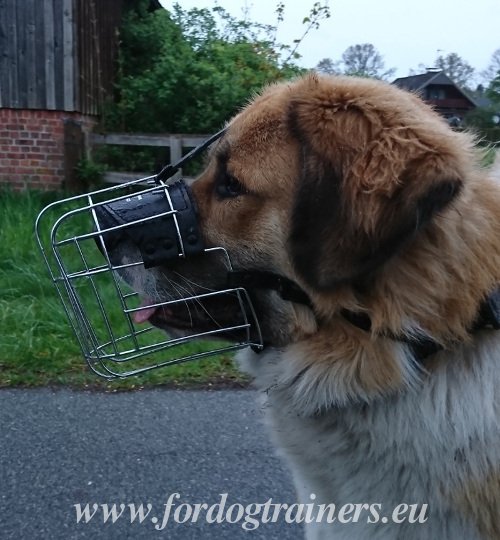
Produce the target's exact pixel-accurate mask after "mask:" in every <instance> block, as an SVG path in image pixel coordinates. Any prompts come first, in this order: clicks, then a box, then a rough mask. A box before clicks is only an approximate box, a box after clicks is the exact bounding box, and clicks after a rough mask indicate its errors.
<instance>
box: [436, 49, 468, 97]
mask: <svg viewBox="0 0 500 540" xmlns="http://www.w3.org/2000/svg"><path fill="white" fill-rule="evenodd" d="M435 66H436V68H438V69H441V70H442V71H444V72H445V73H446V75H448V77H449V78H450V79H451V80H452V81H453V82H454V83H455V84H456V85H458V86H460V87H462V88H467V89H471V88H472V87H473V84H474V76H475V70H474V68H473V67H472V66H471V65H470V64H469V63H468V62H466V61H465V60H464V59H463V58H461V57H460V56H459V55H458V54H457V53H454V52H452V53H449V54H447V55H446V56H443V55H439V56H438V57H437V58H436V61H435Z"/></svg>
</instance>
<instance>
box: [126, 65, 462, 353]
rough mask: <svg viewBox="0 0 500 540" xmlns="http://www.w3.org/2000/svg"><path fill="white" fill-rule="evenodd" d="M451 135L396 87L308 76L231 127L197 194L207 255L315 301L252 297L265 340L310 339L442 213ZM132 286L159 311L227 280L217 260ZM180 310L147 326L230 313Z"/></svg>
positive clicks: (213, 306)
mask: <svg viewBox="0 0 500 540" xmlns="http://www.w3.org/2000/svg"><path fill="white" fill-rule="evenodd" d="M460 137H461V135H460V134H456V133H453V132H452V131H451V130H450V129H449V128H448V126H447V125H446V122H445V121H444V120H442V119H440V118H439V117H438V116H437V115H436V114H435V113H434V112H433V111H431V109H430V108H429V107H427V106H426V105H425V104H424V103H423V102H421V101H420V99H418V98H417V97H415V96H413V95H411V94H409V93H406V92H404V91H401V90H399V89H397V88H395V87H393V86H390V85H387V84H385V83H380V82H378V81H372V80H365V79H357V78H327V77H319V76H315V75H310V76H307V77H305V78H301V79H299V80H297V81H295V82H290V83H282V84H278V85H274V86H271V87H269V88H267V89H266V90H265V91H264V92H263V93H262V94H261V95H259V96H258V97H256V98H255V99H254V100H253V101H252V102H251V103H250V104H249V105H248V106H247V107H246V108H245V109H243V110H242V111H241V112H240V113H239V114H238V115H237V116H236V117H235V118H233V120H232V121H231V122H229V125H228V128H227V131H226V133H225V134H224V136H223V137H222V138H221V139H220V140H219V141H218V142H217V144H216V145H215V147H214V148H213V149H212V151H211V155H210V158H209V162H208V165H207V167H206V169H205V171H204V172H203V173H202V174H201V176H200V177H199V178H198V179H197V180H196V181H195V182H194V184H193V185H192V193H193V195H194V198H195V200H196V203H197V207H198V212H199V222H200V227H201V231H202V234H203V236H204V240H205V243H206V245H207V246H209V247H210V246H222V247H223V248H225V249H226V250H227V252H228V253H229V256H230V258H231V261H232V264H233V266H234V267H235V268H237V269H243V270H256V271H266V272H271V273H273V274H277V275H280V276H283V277H286V278H288V279H289V280H291V281H293V282H294V283H296V284H297V285H298V286H299V287H300V288H301V289H303V290H304V291H306V293H307V294H308V295H309V296H310V298H311V299H312V303H313V309H311V307H309V306H306V305H303V304H297V303H294V302H290V301H287V300H284V299H283V298H281V297H280V295H279V294H277V293H276V292H275V291H273V290H265V289H262V288H261V289H256V290H255V291H253V292H252V294H253V301H254V303H255V306H256V310H257V314H258V316H259V319H260V321H261V323H262V329H263V333H264V339H265V340H266V341H267V342H269V343H271V344H274V345H280V346H283V345H286V344H288V343H290V342H292V341H297V340H300V339H301V338H302V337H304V336H305V335H309V334H311V333H314V332H315V331H316V330H317V328H318V326H317V325H318V317H317V314H318V313H320V314H321V315H322V316H323V317H327V318H328V316H329V315H333V314H334V312H335V310H338V309H340V307H341V303H342V302H341V298H345V299H346V298H351V299H352V298H353V291H362V290H363V288H366V287H367V286H368V284H369V283H371V282H373V281H374V280H376V279H377V276H378V275H379V274H381V273H383V272H384V270H385V269H386V268H388V267H390V266H391V264H393V260H394V258H395V257H396V256H397V255H399V254H400V253H401V252H403V251H404V250H406V249H409V248H410V246H411V245H412V244H413V242H414V241H415V239H416V238H418V236H419V234H420V233H421V231H422V230H423V229H425V228H428V227H430V225H431V224H432V222H433V220H434V219H435V217H436V216H437V215H441V214H443V213H444V212H446V210H447V209H448V208H449V206H450V203H452V201H454V199H456V198H457V196H458V195H459V193H460V191H461V188H462V178H463V177H464V175H465V174H466V168H467V159H466V156H463V155H461V153H460V151H459V149H460V148H463V146H464V145H463V144H462V143H463V141H462V143H461V144H457V138H460ZM127 279H128V281H130V282H131V283H133V284H134V286H135V287H136V289H138V290H140V291H142V292H143V293H144V294H147V295H148V296H155V295H156V296H157V297H158V298H157V300H162V299H165V298H162V296H163V297H165V295H168V297H170V298H171V297H176V296H179V295H180V294H181V292H180V291H183V290H185V289H186V288H188V289H189V290H190V291H191V292H193V293H194V292H198V293H199V292H204V291H206V290H213V289H220V288H224V286H225V279H226V274H225V272H224V270H223V268H222V267H221V266H220V265H219V263H218V262H217V260H216V257H215V256H214V258H213V260H211V259H210V257H208V258H204V259H203V260H201V259H200V260H197V259H196V258H195V259H186V260H180V261H178V262H176V263H175V265H169V266H168V267H165V268H157V269H154V270H151V271H145V270H143V269H137V268H136V269H135V270H133V272H132V271H130V272H129V275H128V276H127ZM333 299H336V300H335V301H334V300H333ZM222 304H224V303H222ZM181 309H182V308H181V307H180V308H179V310H178V312H177V313H173V312H172V311H171V310H170V311H169V313H164V314H163V315H162V317H157V319H158V320H157V321H156V323H157V324H158V325H159V326H162V327H165V328H172V327H174V328H175V327H178V328H183V327H184V328H185V327H186V325H188V326H190V327H192V328H196V327H197V326H199V327H200V328H202V327H205V326H206V325H207V316H206V313H207V311H209V312H210V319H211V320H212V319H217V323H227V322H228V321H230V320H231V317H232V315H233V311H234V310H235V309H236V306H231V305H227V304H226V305H220V303H219V305H217V302H215V301H214V302H210V300H207V302H206V303H205V304H204V305H203V306H201V307H200V309H199V310H198V312H197V310H195V311H194V312H191V313H189V314H188V313H181ZM314 312H316V313H314ZM329 312H330V313H329ZM157 315H158V314H157ZM153 322H154V321H153Z"/></svg>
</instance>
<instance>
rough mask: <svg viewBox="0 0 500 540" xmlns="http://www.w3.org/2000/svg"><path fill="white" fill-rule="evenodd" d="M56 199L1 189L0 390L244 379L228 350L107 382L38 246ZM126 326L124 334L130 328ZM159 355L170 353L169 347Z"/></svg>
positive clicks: (107, 289)
mask: <svg viewBox="0 0 500 540" xmlns="http://www.w3.org/2000/svg"><path fill="white" fill-rule="evenodd" d="M52 200H55V195H54V194H46V193H45V194H44V193H33V192H27V193H22V194H19V193H11V192H5V191H3V192H0V238H1V242H0V260H1V265H0V328H1V331H0V351H1V353H0V354H1V356H0V387H2V386H3V387H5V386H41V385H68V386H72V387H81V388H85V387H92V388H103V389H130V388H137V387H151V386H155V385H169V386H178V387H193V386H209V385H213V386H220V385H234V384H237V385H244V384H246V380H245V379H244V377H242V375H241V374H239V373H238V372H237V371H236V369H235V368H234V366H233V362H232V358H231V354H230V353H225V354H222V355H219V356H216V357H214V356H212V357H209V358H207V359H204V360H199V361H193V362H188V363H185V364H179V365H174V366H168V367H166V368H161V369H157V370H153V371H150V372H147V373H144V374H142V375H140V376H139V377H131V378H128V379H114V380H112V381H107V380H105V379H102V378H100V377H97V376H96V375H95V374H93V373H92V372H91V371H90V369H89V368H88V366H87V364H86V362H85V360H84V359H83V357H82V354H81V351H80V348H79V346H78V343H77V341H76V339H75V337H74V335H73V332H72V330H71V328H70V325H69V323H68V321H67V317H66V315H65V313H64V310H63V307H62V304H61V302H60V300H59V298H58V296H57V293H56V289H55V287H54V285H53V283H52V281H51V279H50V278H49V275H48V271H47V268H46V266H45V263H44V261H43V259H42V257H41V255H40V252H39V249H38V246H37V244H36V239H35V235H34V222H35V219H36V216H37V215H38V213H39V211H40V210H41V209H42V208H43V207H44V206H45V205H46V204H48V203H49V202H51V201H52ZM95 256H98V255H95ZM92 257H94V255H93V254H90V258H92ZM108 294H109V295H110V294H115V293H114V288H113V287H111V288H110V287H109V284H107V285H106V286H104V288H103V295H104V296H105V297H106V296H107V295H108ZM105 300H106V298H105ZM115 322H116V324H117V326H118V328H120V325H122V327H123V328H124V322H123V321H120V320H117V321H114V322H113V326H114V324H115ZM96 324H98V321H96ZM123 331H124V332H125V333H126V329H124V330H123ZM153 332H156V331H153ZM157 337H158V335H154V333H151V334H149V333H148V334H147V337H145V339H146V340H150V341H151V342H154V340H155V339H157ZM200 347H203V346H202V345H200V344H199V343H192V344H185V345H183V352H184V353H189V352H192V351H199V350H201V349H200ZM157 355H160V356H161V358H160V359H165V358H168V356H166V353H165V352H163V353H161V354H160V353H157ZM139 365H140V364H139Z"/></svg>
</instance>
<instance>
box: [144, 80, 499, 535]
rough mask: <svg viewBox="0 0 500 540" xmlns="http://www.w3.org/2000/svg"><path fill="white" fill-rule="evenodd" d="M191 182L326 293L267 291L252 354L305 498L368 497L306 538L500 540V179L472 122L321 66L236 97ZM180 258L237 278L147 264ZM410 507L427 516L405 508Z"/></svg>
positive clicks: (270, 256)
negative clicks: (288, 295)
mask: <svg viewBox="0 0 500 540" xmlns="http://www.w3.org/2000/svg"><path fill="white" fill-rule="evenodd" d="M192 191H193V194H194V197H195V199H196V202H197V205H198V208H199V215H200V223H201V227H202V231H203V234H204V236H205V241H206V243H207V244H208V245H214V246H223V247H225V248H226V249H227V250H228V252H229V254H230V257H231V259H232V261H233V265H234V266H236V267H238V268H243V269H251V270H259V271H261V270H262V271H266V272H271V273H273V274H275V275H279V276H283V277H286V278H288V280H290V281H291V282H293V283H294V284H296V286H297V287H298V288H300V289H301V290H302V291H304V293H305V294H306V295H307V297H308V298H309V302H305V301H290V300H284V299H283V298H282V297H281V296H280V295H279V294H278V292H276V291H274V290H266V289H264V288H263V287H260V288H258V289H256V290H255V291H254V301H255V305H256V310H257V312H258V315H259V318H260V320H261V323H262V330H263V334H264V340H265V342H266V345H267V346H266V349H265V351H264V352H262V353H261V354H256V353H254V352H252V351H248V352H246V353H245V354H244V355H243V357H242V358H241V362H242V364H243V366H244V369H246V370H247V371H248V372H250V373H251V374H252V375H253V376H254V378H255V384H256V386H257V388H258V389H260V390H261V391H262V396H263V400H264V402H265V410H266V413H267V419H268V424H269V426H270V430H271V432H272V436H273V439H274V441H275V443H276V444H277V446H278V447H279V448H280V449H281V453H282V454H283V456H284V457H285V458H286V460H287V462H288V464H289V465H290V468H291V470H292V472H293V477H294V481H295V484H296V487H297V491H298V494H299V499H300V501H302V502H305V503H311V502H312V498H311V497H310V495H311V494H315V495H316V499H315V500H314V502H315V503H317V504H329V503H334V504H335V505H336V506H337V508H341V507H342V506H345V505H349V504H352V505H358V506H357V507H355V509H354V510H353V509H352V508H351V507H350V506H347V507H346V508H347V509H348V510H347V514H345V515H344V516H343V518H344V519H337V520H336V521H334V522H333V523H327V521H328V520H325V519H324V520H323V522H322V523H319V524H318V523H311V524H309V525H307V526H306V535H307V537H308V538H310V539H320V538H321V539H330V538H334V539H339V540H340V539H351V540H354V539H366V540H368V539H369V540H376V539H383V540H391V539H399V538H405V539H406V540H412V539H413V540H424V539H425V540H475V539H483V540H485V539H489V540H493V539H496V540H498V539H499V538H500V332H497V331H496V330H494V329H492V328H490V327H489V324H490V323H492V324H493V325H494V324H495V321H496V315H495V309H496V306H497V305H498V304H496V303H495V297H493V301H492V302H490V305H489V307H490V310H491V311H492V314H490V315H488V313H486V314H485V310H486V311H488V299H489V300H491V296H489V295H491V293H492V291H495V290H496V288H497V286H498V284H499V283H500V185H499V183H498V179H497V180H495V178H493V173H491V172H488V170H483V169H481V167H480V166H479V165H478V162H477V156H476V155H475V150H474V148H473V141H472V139H471V137H470V136H468V135H467V134H464V133H457V132H454V131H452V130H451V129H450V128H449V127H448V126H447V124H446V122H445V121H444V120H443V119H441V118H440V117H439V116H438V115H437V114H435V113H434V112H433V111H432V110H431V109H430V108H429V107H428V106H426V105H425V104H424V103H423V102H422V101H421V100H420V99H419V98H418V97H416V96H414V95H411V94H409V93H406V92H404V91H401V90H399V89H397V88H395V87H392V86H389V85H386V84H383V83H380V82H377V81H371V80H360V79H356V78H323V77H319V76H314V75H310V76H307V77H305V78H302V79H299V80H297V81H294V82H291V83H283V84H278V85H274V86H271V87H269V88H267V89H266V90H265V91H264V92H263V93H262V94H261V95H259V96H258V97H256V98H255V99H254V100H253V101H252V102H251V103H250V104H249V105H248V106H247V107H246V108H245V109H244V110H243V111H242V112H241V113H239V114H238V115H237V116H236V117H235V118H234V119H233V120H232V121H231V122H230V123H229V125H228V129H227V132H226V133H225V135H224V136H223V138H222V139H221V140H220V141H219V142H218V143H217V145H216V148H215V149H214V150H213V152H212V155H211V158H210V161H209V164H208V166H207V168H206V170H205V172H204V173H203V174H202V175H201V176H200V177H199V179H198V180H197V181H196V182H195V183H194V184H193V186H192ZM137 272H139V270H137ZM178 274H181V275H183V276H185V277H186V278H188V279H189V283H190V284H191V286H193V283H196V284H197V287H199V290H200V291H201V290H205V289H206V288H218V287H223V286H224V283H223V282H221V280H222V279H223V278H222V277H221V275H223V273H222V272H218V271H217V269H216V268H214V267H213V266H210V267H203V265H200V264H199V263H193V262H190V261H188V260H186V261H185V262H184V263H182V264H181V263H179V265H176V268H175V273H174V271H172V270H162V271H155V272H150V273H148V275H146V273H144V275H140V274H136V275H135V276H133V279H134V283H136V284H138V288H140V289H141V290H142V291H143V292H144V293H145V294H148V295H151V294H152V293H151V291H161V290H165V289H168V283H166V280H167V279H172V278H173V277H174V275H178ZM152 276H153V277H152ZM152 281H154V283H152ZM160 299H161V298H160ZM211 307H212V308H217V309H218V310H219V316H220V318H221V320H224V321H229V320H230V319H231V316H232V313H231V311H232V308H231V306H223V305H221V306H211ZM191 316H192V318H191V320H190V321H189V325H190V326H194V327H196V326H197V325H199V326H200V327H203V326H204V325H205V324H206V321H204V320H202V317H200V319H199V320H197V316H196V314H194V316H193V314H191ZM182 318H183V317H182V314H181V313H177V314H176V313H173V312H172V310H165V311H164V313H160V314H158V313H157V314H156V319H155V321H154V322H155V323H156V324H158V325H159V326H164V327H167V328H172V327H174V328H175V327H179V328H182V327H185V326H186V321H185V320H184V321H182ZM400 503H408V504H427V505H428V509H427V516H426V517H427V520H426V521H425V523H410V522H409V520H406V521H404V522H403V523H395V522H394V521H393V519H392V513H391V511H392V509H393V508H394V507H395V506H397V505H399V504H400ZM370 505H372V508H371V510H369V509H368V508H369V506H370ZM373 505H377V506H373ZM374 509H377V512H374ZM344 511H346V510H345V509H344ZM375 513H379V514H380V516H385V517H387V518H388V519H375V516H374V514H375ZM355 514H358V515H355ZM370 517H371V519H369V518H370ZM351 518H352V519H351ZM354 518H356V519H354ZM341 521H343V522H344V523H342V522H341ZM396 521H399V520H396ZM346 522H347V523H346Z"/></svg>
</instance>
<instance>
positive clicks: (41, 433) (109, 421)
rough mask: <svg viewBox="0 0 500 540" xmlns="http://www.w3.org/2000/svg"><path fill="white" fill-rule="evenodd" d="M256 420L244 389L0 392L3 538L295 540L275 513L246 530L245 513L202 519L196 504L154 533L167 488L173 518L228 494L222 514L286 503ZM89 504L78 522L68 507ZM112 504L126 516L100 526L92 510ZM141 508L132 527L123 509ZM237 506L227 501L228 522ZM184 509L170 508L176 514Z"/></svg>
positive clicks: (282, 476)
mask: <svg viewBox="0 0 500 540" xmlns="http://www.w3.org/2000/svg"><path fill="white" fill-rule="evenodd" d="M261 418H262V411H260V410H259V408H258V407H257V406H256V404H255V395H254V393H253V392H251V391H248V390H241V391H214V392H205V391H173V390H168V391H162V390H157V391H140V392H133V393H114V394H113V393H111V394H106V393H84V392H71V391H67V390H55V391H53V390H49V389H41V390H1V391H0V458H1V461H0V538H1V539H2V540H5V539H10V538H12V539H14V538H15V539H16V540H24V539H26V540H41V539H50V540H59V539H64V540H70V539H92V540H95V539H100V538H105V539H120V540H121V539H125V538H133V539H134V540H136V539H137V540H140V539H156V538H158V539H160V538H162V539H163V538H168V539H169V540H181V539H182V540H189V539H198V538H200V539H207V540H210V539H217V540H220V539H231V540H238V539H240V538H245V539H248V538H251V539H277V540H288V539H299V538H301V537H302V534H301V530H300V528H299V526H298V525H290V524H287V523H286V522H285V521H284V520H283V519H281V520H280V521H278V523H276V524H271V523H267V524H260V525H259V527H258V528H257V529H254V530H253V531H245V530H244V529H243V527H242V524H243V522H244V518H242V519H241V521H240V522H238V523H234V524H231V523H227V522H226V521H224V522H223V523H220V524H218V523H207V521H206V519H203V517H204V516H206V511H205V512H204V511H203V509H201V510H200V516H203V517H200V518H199V521H198V523H196V524H193V523H189V522H188V523H186V524H184V525H181V524H176V523H174V522H173V517H170V518H169V521H168V523H167V525H166V526H165V528H163V529H162V530H161V527H162V525H163V515H164V511H165V507H164V505H165V503H167V501H168V498H169V496H172V495H173V494H175V493H178V494H179V495H180V498H179V499H178V500H175V501H174V505H173V506H172V510H171V516H174V512H175V510H176V508H178V507H179V506H180V505H181V504H182V503H189V504H191V505H194V504H195V503H207V504H208V505H209V506H210V505H213V504H215V503H220V502H221V494H225V493H227V502H226V503H225V506H224V509H223V512H227V509H228V507H229V506H231V505H232V504H236V503H240V504H242V505H243V506H246V505H248V504H250V503H265V502H266V501H267V500H268V499H272V502H273V503H289V504H290V503H292V502H293V501H294V493H293V489H292V486H291V482H290V480H289V476H288V474H287V473H285V471H284V468H283V466H282V465H281V463H280V461H279V460H278V458H277V457H276V456H275V454H274V452H273V450H272V448H271V446H270V444H269V443H268V440H267V436H266V434H265V431H264V428H263V426H262V425H261ZM87 503H90V504H91V505H94V504H97V505H99V506H97V507H96V508H97V510H96V512H95V514H94V516H93V517H92V518H91V519H90V521H89V522H88V523H84V522H83V521H84V520H85V519H82V520H81V521H80V523H77V516H76V512H77V508H76V507H75V505H78V504H81V505H82V507H83V505H85V504H87ZM113 503H116V504H118V505H119V504H124V505H125V510H124V513H123V514H122V515H121V517H119V518H118V519H117V520H116V521H115V523H114V524H113V523H111V520H109V519H108V522H107V523H104V522H103V521H104V515H103V511H102V506H101V505H102V504H109V505H112V504H113ZM141 503H142V504H144V509H145V510H147V508H148V507H147V506H146V505H147V504H150V505H151V510H150V512H149V514H147V517H146V518H145V519H144V521H143V522H142V523H139V522H138V519H137V518H136V521H135V522H134V523H131V522H130V521H131V519H130V510H129V508H130V507H129V506H128V505H129V504H135V505H139V504H141ZM93 508H94V507H91V509H93ZM136 508H137V506H136ZM219 508H220V506H219V507H216V508H214V509H213V510H212V514H211V516H212V518H213V519H216V518H217V512H216V511H217V509H219ZM119 509H120V507H117V510H119ZM191 510H192V511H194V510H195V507H193V506H191ZM239 511H240V510H239V507H237V506H235V507H234V508H233V510H232V512H234V513H233V514H230V515H229V519H230V520H231V519H236V518H237V517H238V512H239ZM183 512H184V513H183ZM186 512H188V509H187V507H186V506H185V507H183V508H182V512H181V509H179V510H178V514H177V516H178V518H180V519H183V517H184V516H186ZM221 515H223V514H221ZM225 515H226V516H227V515H228V514H227V513H226V514H225ZM155 518H156V519H155ZM250 526H251V525H250Z"/></svg>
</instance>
